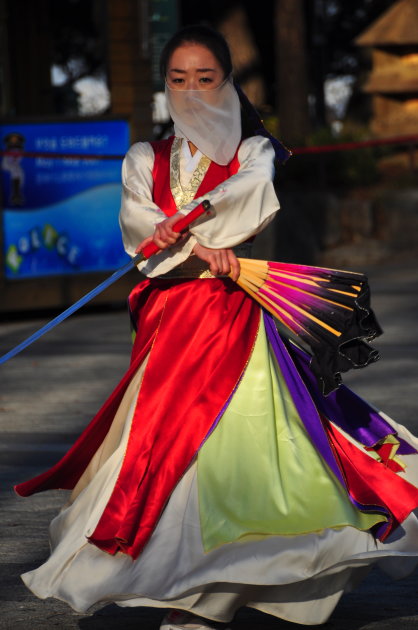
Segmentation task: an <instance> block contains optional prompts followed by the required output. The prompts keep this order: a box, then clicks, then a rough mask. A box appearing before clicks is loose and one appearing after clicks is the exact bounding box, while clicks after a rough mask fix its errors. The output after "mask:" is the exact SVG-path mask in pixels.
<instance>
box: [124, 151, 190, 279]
mask: <svg viewBox="0 0 418 630" xmlns="http://www.w3.org/2000/svg"><path fill="white" fill-rule="evenodd" d="M153 166H154V151H153V149H152V146H151V145H150V144H149V143H148V142H138V143H136V144H134V145H132V147H131V148H130V149H129V151H128V153H127V154H126V156H125V159H124V161H123V165H122V205H121V210H120V214H119V224H120V227H121V230H122V240H123V244H124V247H125V250H126V252H127V254H129V256H132V257H133V256H135V249H136V248H137V247H138V245H139V243H141V241H143V240H144V238H146V237H147V236H151V235H152V234H153V233H154V230H155V226H156V225H157V224H158V223H160V222H161V221H164V219H166V218H167V216H166V215H165V214H164V212H163V211H162V210H161V209H160V208H159V207H158V206H157V205H156V204H155V203H154V202H153V201H152V189H153V180H152V169H153ZM196 243H197V241H196V239H195V238H194V237H193V236H191V235H189V236H188V237H187V238H186V239H184V240H183V241H182V242H181V244H180V245H174V246H172V247H170V248H168V249H166V250H164V251H163V252H161V253H159V254H156V255H155V256H152V257H151V258H150V259H149V260H146V261H144V262H142V263H140V264H139V265H138V269H139V271H141V272H142V273H143V274H145V275H146V276H149V277H154V276H159V275H162V274H165V273H167V272H168V271H170V269H173V268H174V267H177V265H179V264H180V263H182V262H184V261H185V260H187V258H188V257H189V256H190V254H191V253H192V251H193V247H194V246H195V245H196Z"/></svg>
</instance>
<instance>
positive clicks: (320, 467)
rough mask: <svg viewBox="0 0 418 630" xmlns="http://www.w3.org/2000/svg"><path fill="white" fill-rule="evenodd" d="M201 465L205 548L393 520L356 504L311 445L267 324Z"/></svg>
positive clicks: (201, 455)
mask: <svg viewBox="0 0 418 630" xmlns="http://www.w3.org/2000/svg"><path fill="white" fill-rule="evenodd" d="M197 469H198V473H197V475H198V493H199V510H200V522H201V531H202V542H203V547H204V549H205V551H210V550H211V549H214V548H216V547H218V546H220V545H223V544H225V543H230V542H234V541H237V540H242V539H246V540H249V539H261V538H264V537H266V536H294V535H301V534H307V533H311V532H320V531H322V530H324V529H325V528H331V527H332V528H340V527H344V526H352V527H355V528H357V529H360V530H368V529H370V528H371V527H372V526H373V525H375V524H376V523H378V522H382V521H384V520H386V519H385V517H383V516H381V515H378V514H370V513H369V514H366V513H362V512H360V511H359V510H358V509H357V508H355V507H354V506H353V504H352V503H351V502H350V500H349V498H348V497H347V493H346V491H345V490H344V489H343V488H342V487H341V485H340V484H339V482H338V481H337V480H336V478H335V477H334V475H333V474H332V472H331V471H330V470H329V468H328V466H327V465H326V463H325V462H324V461H323V459H322V458H321V456H320V455H319V454H318V453H317V451H316V449H315V448H314V446H313V445H312V443H311V441H310V439H309V437H308V435H307V433H306V430H305V428H304V426H303V423H302V421H301V419H300V417H299V415H298V413H297V411H296V408H295V405H294V403H293V400H292V398H291V396H290V393H289V391H288V389H287V386H286V384H285V382H284V379H283V376H282V374H281V371H280V369H279V367H278V365H277V362H276V359H275V358H274V356H273V355H272V354H271V353H270V352H269V347H268V341H267V338H266V333H265V329H264V325H263V322H261V323H260V330H259V333H258V336H257V340H256V343H255V347H254V350H253V354H252V356H251V359H250V361H249V364H248V366H247V369H246V371H245V373H244V376H243V378H242V380H241V383H240V384H239V386H238V388H237V391H236V392H235V394H234V396H233V398H232V400H231V402H230V404H229V406H228V408H227V410H226V411H225V413H224V415H223V417H222V419H221V421H220V422H219V424H218V426H217V427H216V429H215V430H214V432H213V433H212V434H211V435H210V437H209V438H208V439H207V441H206V442H205V444H204V445H203V446H202V448H201V449H200V451H199V454H198V458H197Z"/></svg>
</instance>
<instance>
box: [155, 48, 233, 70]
mask: <svg viewBox="0 0 418 630" xmlns="http://www.w3.org/2000/svg"><path fill="white" fill-rule="evenodd" d="M167 69H168V70H169V71H175V70H183V71H184V70H188V69H195V70H200V71H212V72H213V71H217V70H220V69H222V68H221V65H220V63H219V61H218V60H217V58H216V57H215V55H214V54H213V52H212V51H211V50H209V48H207V47H206V46H203V45H202V44H197V43H192V42H190V43H184V44H182V45H181V46H179V47H178V48H176V49H175V50H174V51H173V53H172V55H171V57H170V59H169V62H168V68H167Z"/></svg>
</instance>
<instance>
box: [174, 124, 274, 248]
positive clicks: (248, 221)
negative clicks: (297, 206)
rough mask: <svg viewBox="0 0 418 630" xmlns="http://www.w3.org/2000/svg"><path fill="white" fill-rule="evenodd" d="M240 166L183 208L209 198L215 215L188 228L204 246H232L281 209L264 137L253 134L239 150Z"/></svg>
mask: <svg viewBox="0 0 418 630" xmlns="http://www.w3.org/2000/svg"><path fill="white" fill-rule="evenodd" d="M238 160H239V163H240V167H239V170H238V172H237V173H236V174H235V175H232V177H230V178H229V179H227V180H226V181H225V182H222V184H220V185H219V186H217V187H216V188H214V189H213V190H212V191H211V192H210V193H209V194H207V195H205V196H204V197H200V198H198V199H194V200H193V202H192V203H190V204H188V205H187V206H185V207H184V208H182V212H183V213H184V214H187V213H188V212H190V211H191V210H193V208H195V207H196V205H197V204H198V203H200V202H201V201H202V200H203V199H209V201H210V202H211V204H212V205H213V207H214V209H215V216H213V217H212V218H210V219H208V220H207V221H204V222H202V223H200V224H198V225H196V226H192V227H191V228H190V232H191V233H192V234H193V235H194V236H195V237H196V238H197V241H198V242H199V243H200V244H201V245H204V246H205V247H211V248H214V249H219V248H222V247H233V246H234V245H238V244H239V243H242V242H243V241H245V240H246V239H247V238H249V237H250V236H254V235H255V234H258V233H259V232H261V231H262V230H263V229H264V228H265V227H266V226H267V225H268V223H270V221H272V219H273V218H274V215H275V214H276V212H277V211H278V210H279V208H280V204H279V201H278V199H277V196H276V192H275V190H274V186H273V177H274V149H273V146H272V145H271V142H270V141H269V140H268V139H267V138H262V137H261V136H253V137H250V138H247V139H246V140H244V141H243V142H242V143H241V146H240V148H239V150H238Z"/></svg>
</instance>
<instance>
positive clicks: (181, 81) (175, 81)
mask: <svg viewBox="0 0 418 630" xmlns="http://www.w3.org/2000/svg"><path fill="white" fill-rule="evenodd" d="M183 81H184V79H180V78H178V79H171V82H172V83H183Z"/></svg>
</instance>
